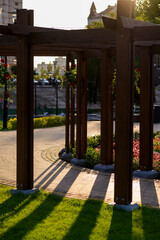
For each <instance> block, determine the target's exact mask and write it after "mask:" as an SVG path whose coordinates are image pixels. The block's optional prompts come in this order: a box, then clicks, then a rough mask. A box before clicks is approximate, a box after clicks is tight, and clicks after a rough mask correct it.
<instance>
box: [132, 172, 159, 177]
mask: <svg viewBox="0 0 160 240" xmlns="http://www.w3.org/2000/svg"><path fill="white" fill-rule="evenodd" d="M133 177H137V178H148V179H155V178H158V177H159V173H158V171H156V170H150V171H141V170H135V171H133Z"/></svg>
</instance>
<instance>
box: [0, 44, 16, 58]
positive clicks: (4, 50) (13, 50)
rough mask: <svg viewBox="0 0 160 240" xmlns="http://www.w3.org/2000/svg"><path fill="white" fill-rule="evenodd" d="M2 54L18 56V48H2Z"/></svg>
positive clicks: (0, 51)
mask: <svg viewBox="0 0 160 240" xmlns="http://www.w3.org/2000/svg"><path fill="white" fill-rule="evenodd" d="M0 53H1V55H2V56H16V54H17V52H16V46H15V47H12V46H9V47H1V46H0Z"/></svg>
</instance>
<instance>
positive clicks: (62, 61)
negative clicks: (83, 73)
mask: <svg viewBox="0 0 160 240" xmlns="http://www.w3.org/2000/svg"><path fill="white" fill-rule="evenodd" d="M51 65H52V71H51V72H52V73H54V71H55V70H56V69H57V68H59V74H60V75H61V76H63V75H64V73H65V71H66V58H65V57H56V58H55V61H53V63H51ZM42 69H43V70H44V71H46V73H47V72H48V64H47V63H45V62H41V63H39V64H37V68H35V70H36V73H38V74H39V75H41V71H42Z"/></svg>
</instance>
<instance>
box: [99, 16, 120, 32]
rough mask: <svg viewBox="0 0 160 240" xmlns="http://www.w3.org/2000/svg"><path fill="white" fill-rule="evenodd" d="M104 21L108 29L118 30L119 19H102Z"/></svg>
mask: <svg viewBox="0 0 160 240" xmlns="http://www.w3.org/2000/svg"><path fill="white" fill-rule="evenodd" d="M102 21H103V24H104V27H105V28H106V29H111V30H116V29H117V19H113V18H108V17H102Z"/></svg>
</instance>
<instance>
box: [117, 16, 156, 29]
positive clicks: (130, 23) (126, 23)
mask: <svg viewBox="0 0 160 240" xmlns="http://www.w3.org/2000/svg"><path fill="white" fill-rule="evenodd" d="M120 19H121V24H122V26H123V27H124V28H127V29H133V28H135V27H152V26H157V24H154V23H148V22H144V21H139V20H136V19H133V18H128V17H125V16H121V17H120Z"/></svg>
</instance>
